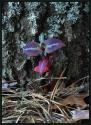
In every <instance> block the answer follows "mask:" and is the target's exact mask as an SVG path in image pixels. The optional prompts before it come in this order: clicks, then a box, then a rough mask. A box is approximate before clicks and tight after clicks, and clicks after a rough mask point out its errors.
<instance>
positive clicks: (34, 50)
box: [23, 41, 42, 56]
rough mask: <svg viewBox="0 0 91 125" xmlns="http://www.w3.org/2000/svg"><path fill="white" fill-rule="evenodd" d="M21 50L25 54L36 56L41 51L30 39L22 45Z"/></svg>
mask: <svg viewBox="0 0 91 125" xmlns="http://www.w3.org/2000/svg"><path fill="white" fill-rule="evenodd" d="M23 52H24V53H25V54H26V55H27V56H38V55H39V54H41V53H42V50H41V49H40V48H39V45H38V43H36V42H34V41H32V42H29V43H27V44H26V45H25V46H24V47H23Z"/></svg>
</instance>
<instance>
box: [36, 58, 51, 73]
mask: <svg viewBox="0 0 91 125" xmlns="http://www.w3.org/2000/svg"><path fill="white" fill-rule="evenodd" d="M34 71H35V72H38V73H39V74H40V75H42V74H43V73H44V72H48V71H49V67H48V60H47V59H43V60H41V61H39V65H38V66H36V67H35V68H34Z"/></svg>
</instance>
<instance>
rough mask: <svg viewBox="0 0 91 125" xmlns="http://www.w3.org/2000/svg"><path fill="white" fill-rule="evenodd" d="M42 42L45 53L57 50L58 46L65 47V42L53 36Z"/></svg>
mask: <svg viewBox="0 0 91 125" xmlns="http://www.w3.org/2000/svg"><path fill="white" fill-rule="evenodd" d="M44 44H45V45H46V47H45V52H46V53H52V52H54V51H56V50H58V49H59V48H62V47H65V44H64V43H63V42H62V41H61V40H59V39H55V38H49V39H47V40H45V41H44Z"/></svg>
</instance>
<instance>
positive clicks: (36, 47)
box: [23, 33, 65, 75]
mask: <svg viewBox="0 0 91 125" xmlns="http://www.w3.org/2000/svg"><path fill="white" fill-rule="evenodd" d="M39 41H40V43H37V42H36V41H34V40H33V41H31V42H29V43H27V44H26V45H25V46H24V47H23V52H24V53H25V55H27V56H28V57H32V56H38V55H42V57H43V59H42V60H40V61H39V65H38V66H36V67H35V68H34V71H35V72H38V73H39V74H40V75H42V74H43V73H45V72H47V71H49V67H48V58H47V57H49V56H50V55H49V54H51V53H53V52H54V51H57V50H58V49H60V48H62V47H65V44H64V43H63V42H62V41H61V40H59V39H56V38H47V39H45V33H41V34H40V36H39Z"/></svg>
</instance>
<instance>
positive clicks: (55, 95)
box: [2, 70, 88, 123]
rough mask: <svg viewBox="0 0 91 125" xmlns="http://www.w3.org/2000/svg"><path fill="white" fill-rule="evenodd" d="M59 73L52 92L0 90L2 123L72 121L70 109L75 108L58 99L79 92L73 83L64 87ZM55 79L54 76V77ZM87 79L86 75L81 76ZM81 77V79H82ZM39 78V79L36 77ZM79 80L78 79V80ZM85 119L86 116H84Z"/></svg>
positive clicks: (74, 120) (73, 109) (74, 119)
mask: <svg viewBox="0 0 91 125" xmlns="http://www.w3.org/2000/svg"><path fill="white" fill-rule="evenodd" d="M64 72H65V70H64V71H63V72H62V73H61V75H60V78H59V79H58V80H57V82H56V84H55V87H54V89H53V91H52V92H48V93H46V94H45V93H43V92H41V91H39V92H35V90H33V89H32V90H29V91H23V90H21V91H19V90H17V88H16V89H14V90H12V89H7V90H3V91H2V123H74V122H76V121H77V120H76V117H77V116H76V117H75V116H74V117H73V114H72V112H71V111H75V110H76V108H74V107H72V106H64V105H63V104H62V103H61V102H60V101H63V100H64V99H63V98H62V97H63V96H64V95H70V94H73V95H74V94H77V92H78V93H79V91H78V90H79V87H78V88H77V87H76V86H75V87H74V85H75V84H74V85H72V86H70V87H69V88H64V87H63V85H64V81H63V78H64V79H65V77H63V74H64ZM54 79H55V78H54ZM83 79H88V76H87V77H85V78H83ZM83 79H81V80H83ZM37 80H39V79H37ZM78 81H79V80H78ZM76 83H77V82H76ZM86 119H88V117H87V116H86Z"/></svg>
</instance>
